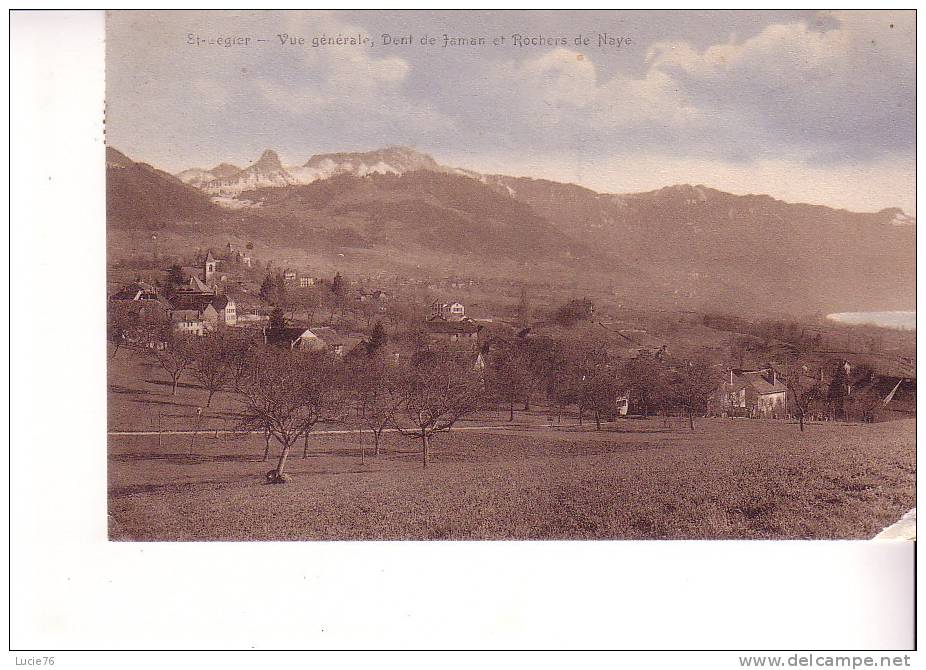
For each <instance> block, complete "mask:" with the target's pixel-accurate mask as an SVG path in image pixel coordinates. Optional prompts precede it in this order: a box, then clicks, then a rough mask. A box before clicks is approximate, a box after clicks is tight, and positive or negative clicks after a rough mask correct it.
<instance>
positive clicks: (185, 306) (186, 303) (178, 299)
mask: <svg viewBox="0 0 926 670" xmlns="http://www.w3.org/2000/svg"><path fill="white" fill-rule="evenodd" d="M213 299H214V298H213V297H212V296H209V295H183V294H182V293H181V294H179V295H176V296H174V298H173V299H172V300H171V304H172V305H173V307H174V309H176V310H196V311H197V312H202V311H203V310H204V309H206V308H207V307H208V306H209V305H210V304H211V303H212V301H213Z"/></svg>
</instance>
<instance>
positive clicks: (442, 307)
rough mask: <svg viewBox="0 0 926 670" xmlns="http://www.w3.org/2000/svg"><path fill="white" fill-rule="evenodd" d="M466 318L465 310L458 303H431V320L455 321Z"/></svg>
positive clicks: (438, 301) (436, 301) (437, 301)
mask: <svg viewBox="0 0 926 670" xmlns="http://www.w3.org/2000/svg"><path fill="white" fill-rule="evenodd" d="M465 317H466V308H465V307H464V306H463V304H462V303H459V302H441V301H440V300H435V301H434V302H433V303H431V318H432V319H455V320H457V321H459V320H461V319H463V318H465Z"/></svg>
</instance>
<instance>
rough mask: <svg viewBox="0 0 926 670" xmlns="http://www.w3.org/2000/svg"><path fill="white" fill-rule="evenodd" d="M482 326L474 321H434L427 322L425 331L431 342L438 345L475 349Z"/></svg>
mask: <svg viewBox="0 0 926 670" xmlns="http://www.w3.org/2000/svg"><path fill="white" fill-rule="evenodd" d="M481 328H482V327H481V326H478V325H476V324H475V323H473V322H472V321H468V320H463V321H444V320H442V319H432V320H430V321H426V322H425V331H426V332H427V334H428V338H429V339H430V340H431V342H433V343H435V344H438V343H444V344H448V343H449V344H454V345H467V346H470V347H473V348H475V347H476V343H477V340H478V337H479V331H480V330H481Z"/></svg>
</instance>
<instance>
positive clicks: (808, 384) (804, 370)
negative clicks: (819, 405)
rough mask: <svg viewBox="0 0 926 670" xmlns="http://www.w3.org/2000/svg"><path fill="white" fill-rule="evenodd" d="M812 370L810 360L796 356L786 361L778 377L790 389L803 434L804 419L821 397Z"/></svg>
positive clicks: (789, 394) (789, 392) (792, 402)
mask: <svg viewBox="0 0 926 670" xmlns="http://www.w3.org/2000/svg"><path fill="white" fill-rule="evenodd" d="M810 369H811V368H810V363H809V361H808V359H806V358H804V357H802V356H800V355H798V354H794V355H791V356H789V357H788V358H787V359H786V360H785V364H784V369H783V370H782V371H781V373H780V374H779V375H778V377H779V379H781V380H782V381H783V382H784V384H785V386H786V387H787V389H788V396H789V397H790V400H791V405H792V406H793V407H794V413H795V414H797V419H798V423H799V424H800V427H801V432H804V418H805V417H806V416H807V412H808V410H809V409H810V407H811V405H812V404H813V403H814V402H815V401H816V400H818V399H819V398H820V396H821V393H820V383H819V382H818V381H817V380H816V378H815V377H813V376H812V375H811V374H810Z"/></svg>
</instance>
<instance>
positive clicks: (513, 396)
mask: <svg viewBox="0 0 926 670" xmlns="http://www.w3.org/2000/svg"><path fill="white" fill-rule="evenodd" d="M529 377H530V371H529V370H528V368H527V366H526V364H525V361H524V360H523V359H522V357H521V356H519V355H518V353H517V351H516V350H515V349H514V347H513V346H510V345H509V346H507V347H500V348H498V349H494V350H492V351H490V352H489V355H488V365H487V366H486V373H485V378H486V385H487V387H488V390H489V391H490V393H491V394H492V395H493V396H494V397H495V398H496V399H497V400H501V401H502V402H504V403H505V404H507V405H508V420H509V421H514V404H515V402H516V401H518V400H523V399H524V398H525V396H526V394H528V393H529V389H530V380H529Z"/></svg>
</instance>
